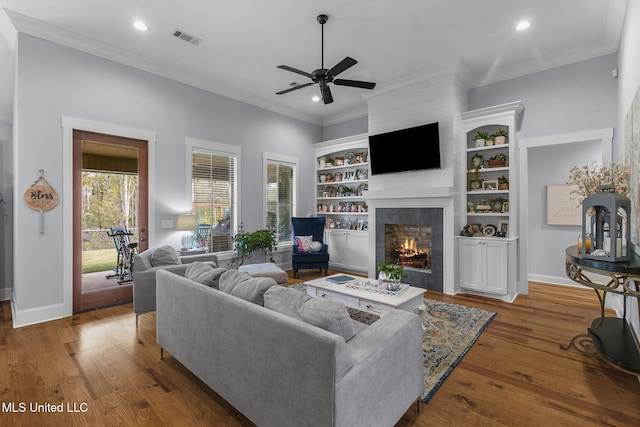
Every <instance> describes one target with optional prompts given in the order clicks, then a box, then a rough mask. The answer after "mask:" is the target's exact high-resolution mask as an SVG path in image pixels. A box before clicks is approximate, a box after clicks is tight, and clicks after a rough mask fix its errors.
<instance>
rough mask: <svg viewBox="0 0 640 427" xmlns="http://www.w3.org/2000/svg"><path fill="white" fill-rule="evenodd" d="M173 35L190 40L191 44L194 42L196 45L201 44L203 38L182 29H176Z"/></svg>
mask: <svg viewBox="0 0 640 427" xmlns="http://www.w3.org/2000/svg"><path fill="white" fill-rule="evenodd" d="M173 36H174V37H177V38H179V39H181V40H184V41H186V42H189V43H191V44H192V45H194V46H197V45H199V44H200V43H202V39H200V38H198V37H196V36H192V35H191V34H188V33H185V32H184V31H182V30H175V31H174V32H173Z"/></svg>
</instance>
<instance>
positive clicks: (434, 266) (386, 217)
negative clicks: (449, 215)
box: [373, 207, 444, 292]
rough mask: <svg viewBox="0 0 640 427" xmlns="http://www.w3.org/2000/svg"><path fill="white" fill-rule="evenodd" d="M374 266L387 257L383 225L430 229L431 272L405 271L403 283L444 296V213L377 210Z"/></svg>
mask: <svg viewBox="0 0 640 427" xmlns="http://www.w3.org/2000/svg"><path fill="white" fill-rule="evenodd" d="M375 216H376V218H375V225H376V226H375V230H376V232H375V235H373V238H374V239H375V248H376V249H375V263H376V265H377V263H378V262H380V261H382V260H384V259H385V257H386V254H385V252H386V245H385V225H388V224H411V225H418V226H430V227H431V270H430V271H429V270H421V269H415V268H405V273H406V274H407V277H406V278H405V279H404V280H403V281H404V282H405V283H409V284H410V285H412V286H416V287H420V288H424V289H428V290H432V291H436V292H443V262H442V259H443V226H444V222H443V209H442V208H424V207H423V208H415V207H414V208H409V207H396V208H378V209H376V211H375Z"/></svg>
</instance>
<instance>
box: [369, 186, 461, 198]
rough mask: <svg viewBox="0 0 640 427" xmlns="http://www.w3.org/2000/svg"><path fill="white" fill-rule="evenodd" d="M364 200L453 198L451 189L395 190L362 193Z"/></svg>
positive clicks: (406, 188)
mask: <svg viewBox="0 0 640 427" xmlns="http://www.w3.org/2000/svg"><path fill="white" fill-rule="evenodd" d="M362 197H363V198H364V199H365V200H385V199H386V200H388V199H428V198H450V197H453V187H428V188H413V187H405V188H397V189H394V190H393V191H390V190H369V191H364V192H363V193H362Z"/></svg>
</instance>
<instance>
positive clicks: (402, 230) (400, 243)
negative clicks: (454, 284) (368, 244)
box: [385, 224, 431, 270]
mask: <svg viewBox="0 0 640 427" xmlns="http://www.w3.org/2000/svg"><path fill="white" fill-rule="evenodd" d="M385 246H386V250H385V252H386V259H388V260H390V261H393V262H395V263H397V264H400V265H403V266H405V267H411V268H418V269H426V270H430V269H431V226H428V225H414V224H385Z"/></svg>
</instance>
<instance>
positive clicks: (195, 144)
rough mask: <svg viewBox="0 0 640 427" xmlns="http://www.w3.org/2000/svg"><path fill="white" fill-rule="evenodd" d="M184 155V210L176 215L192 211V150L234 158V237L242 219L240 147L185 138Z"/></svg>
mask: <svg viewBox="0 0 640 427" xmlns="http://www.w3.org/2000/svg"><path fill="white" fill-rule="evenodd" d="M185 147H186V150H185V153H186V156H185V157H186V159H185V162H186V168H185V170H186V179H185V201H184V208H183V209H182V211H181V212H178V213H185V212H191V211H192V208H193V206H192V197H193V195H192V194H191V191H192V188H191V185H192V183H191V179H192V174H193V164H192V153H193V150H194V149H196V150H198V149H199V150H202V151H205V152H208V153H210V154H214V155H220V156H229V157H235V158H236V176H235V182H234V186H235V188H236V207H237V208H236V209H235V210H232V215H233V218H232V224H233V225H234V229H233V234H234V235H235V234H236V232H237V227H238V225H239V224H240V223H239V221H240V218H242V215H241V212H242V206H241V194H240V192H241V187H240V184H241V176H242V173H241V164H242V162H241V160H242V159H241V156H242V147H239V146H237V145H229V144H223V143H220V142H213V141H207V140H204V139H197V138H189V137H187V138H185Z"/></svg>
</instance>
